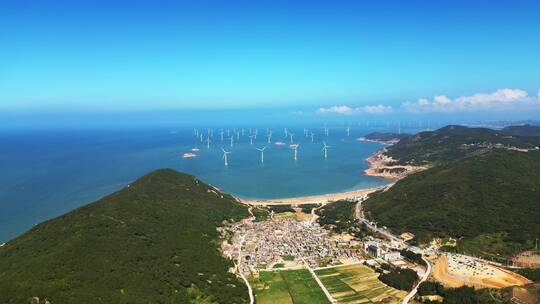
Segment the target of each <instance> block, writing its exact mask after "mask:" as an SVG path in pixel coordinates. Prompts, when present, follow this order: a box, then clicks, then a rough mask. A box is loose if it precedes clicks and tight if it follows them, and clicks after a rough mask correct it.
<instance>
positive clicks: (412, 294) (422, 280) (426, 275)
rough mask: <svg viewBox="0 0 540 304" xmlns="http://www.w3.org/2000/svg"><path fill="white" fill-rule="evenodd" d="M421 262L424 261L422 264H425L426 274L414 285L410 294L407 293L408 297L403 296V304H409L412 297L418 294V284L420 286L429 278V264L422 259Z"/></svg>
mask: <svg viewBox="0 0 540 304" xmlns="http://www.w3.org/2000/svg"><path fill="white" fill-rule="evenodd" d="M422 260H424V262H425V263H426V265H427V269H426V273H425V274H424V276H422V278H421V279H420V281H419V282H418V284H417V285H416V287H414V289H413V290H411V292H409V294H408V295H406V296H405V298H403V304H407V303H409V301H410V300H411V299H412V298H413V297H414V295H415V294H416V293H417V292H418V286H420V284H422V283H423V282H425V281H426V280H427V278H428V277H429V274H430V273H431V263H430V262H429V261H428V260H427V259H426V258H424V257H422Z"/></svg>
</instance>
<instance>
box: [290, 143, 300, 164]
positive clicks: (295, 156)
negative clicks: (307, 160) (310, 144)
mask: <svg viewBox="0 0 540 304" xmlns="http://www.w3.org/2000/svg"><path fill="white" fill-rule="evenodd" d="M299 146H300V145H299V144H296V145H291V149H293V150H294V156H293V159H294V160H298V147H299Z"/></svg>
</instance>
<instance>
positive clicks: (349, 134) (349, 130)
mask: <svg viewBox="0 0 540 304" xmlns="http://www.w3.org/2000/svg"><path fill="white" fill-rule="evenodd" d="M347 136H351V127H347Z"/></svg>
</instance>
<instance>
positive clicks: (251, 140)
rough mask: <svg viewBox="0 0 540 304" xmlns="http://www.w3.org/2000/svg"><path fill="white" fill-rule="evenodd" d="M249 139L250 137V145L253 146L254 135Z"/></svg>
mask: <svg viewBox="0 0 540 304" xmlns="http://www.w3.org/2000/svg"><path fill="white" fill-rule="evenodd" d="M248 137H249V144H250V145H253V137H254V135H250V136H248Z"/></svg>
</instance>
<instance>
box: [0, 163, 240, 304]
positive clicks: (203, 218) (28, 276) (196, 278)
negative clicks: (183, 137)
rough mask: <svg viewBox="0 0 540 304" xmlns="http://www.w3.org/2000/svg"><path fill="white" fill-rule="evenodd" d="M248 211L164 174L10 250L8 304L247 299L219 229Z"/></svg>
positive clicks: (37, 230)
mask: <svg viewBox="0 0 540 304" xmlns="http://www.w3.org/2000/svg"><path fill="white" fill-rule="evenodd" d="M247 215H248V213H247V210H246V208H245V207H243V206H241V205H240V204H238V203H237V202H236V201H235V200H234V198H232V197H231V196H229V195H226V194H222V193H219V192H217V191H216V190H214V189H213V188H211V187H210V186H208V185H206V184H204V183H202V182H200V181H199V180H197V179H196V178H194V177H193V176H189V175H185V174H181V173H178V172H175V171H172V170H158V171H155V172H153V173H150V174H148V175H146V176H144V177H142V178H141V179H139V180H138V181H136V182H135V183H133V184H131V185H130V186H129V187H126V188H124V189H122V190H120V191H118V192H116V193H113V194H111V195H109V196H107V197H105V198H103V199H101V200H99V201H97V202H95V203H92V204H89V205H87V206H84V207H81V208H78V209H76V210H74V211H72V212H70V213H67V214H65V215H63V216H60V217H58V218H55V219H52V220H49V221H46V222H44V223H41V224H39V225H37V226H35V227H34V228H32V229H31V230H30V231H28V232H27V233H25V234H23V235H22V236H20V237H18V238H16V239H14V240H12V241H10V242H8V243H7V244H6V245H5V246H4V247H1V248H0V303H17V304H19V303H30V300H29V299H30V298H32V297H39V298H40V299H41V302H43V303H44V302H45V299H48V301H50V303H51V304H56V303H58V304H60V303H61V304H65V303H246V302H247V301H248V299H247V288H246V286H245V285H244V284H243V283H242V282H241V281H240V280H238V279H237V278H236V277H235V276H234V275H233V274H231V273H229V272H228V269H229V267H231V266H232V263H231V262H230V261H228V260H226V259H224V258H222V257H221V255H220V253H219V251H218V242H217V239H218V234H217V231H216V228H217V227H218V226H220V225H222V222H223V221H224V220H232V219H234V220H237V219H239V218H242V217H245V216H247Z"/></svg>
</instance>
